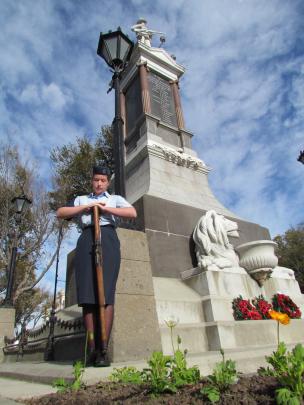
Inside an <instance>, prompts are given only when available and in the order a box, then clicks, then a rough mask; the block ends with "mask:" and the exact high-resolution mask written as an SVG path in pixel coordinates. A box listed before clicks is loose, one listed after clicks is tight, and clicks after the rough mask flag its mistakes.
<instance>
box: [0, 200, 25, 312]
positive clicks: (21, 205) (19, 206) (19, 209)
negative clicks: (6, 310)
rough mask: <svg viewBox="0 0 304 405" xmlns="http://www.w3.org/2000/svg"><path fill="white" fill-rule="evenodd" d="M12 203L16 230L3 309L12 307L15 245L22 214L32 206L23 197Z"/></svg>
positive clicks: (13, 234) (15, 256) (18, 236)
mask: <svg viewBox="0 0 304 405" xmlns="http://www.w3.org/2000/svg"><path fill="white" fill-rule="evenodd" d="M12 203H13V204H14V205H15V214H16V224H17V229H15V230H14V231H13V232H12V237H13V246H12V253H11V257H10V263H9V269H8V281H7V287H6V294H5V298H4V301H3V304H2V306H4V307H12V306H13V287H14V279H15V272H16V259H17V244H18V239H19V238H20V236H21V235H20V233H19V229H18V228H19V225H20V224H21V217H22V213H23V212H24V211H25V209H26V208H27V207H28V206H30V205H31V204H32V201H31V200H30V199H29V198H27V197H26V196H25V195H21V196H20V197H14V198H13V199H12Z"/></svg>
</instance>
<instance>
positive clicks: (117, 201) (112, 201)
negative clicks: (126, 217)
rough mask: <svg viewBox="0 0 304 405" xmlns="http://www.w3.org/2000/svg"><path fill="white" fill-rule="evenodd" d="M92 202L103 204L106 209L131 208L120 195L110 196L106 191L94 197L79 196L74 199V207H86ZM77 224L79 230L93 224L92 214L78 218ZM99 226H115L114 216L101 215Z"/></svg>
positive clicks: (90, 195) (91, 195) (92, 195)
mask: <svg viewBox="0 0 304 405" xmlns="http://www.w3.org/2000/svg"><path fill="white" fill-rule="evenodd" d="M94 201H99V202H102V203H105V204H106V206H107V207H113V208H129V207H132V205H131V204H129V203H128V201H127V200H126V199H125V198H123V197H122V196H120V195H110V194H109V193H108V192H107V191H105V192H104V193H102V194H100V195H98V196H96V195H94V194H93V193H91V194H89V195H81V196H78V197H76V198H75V200H74V206H75V207H77V206H79V205H87V204H90V203H92V202H94ZM78 223H79V226H80V227H81V228H85V227H86V226H88V225H92V224H93V214H92V213H91V212H88V213H85V214H81V215H79V216H78ZM99 223H100V225H102V226H103V225H113V226H115V225H116V220H115V216H114V215H111V214H102V215H101V216H100V220H99Z"/></svg>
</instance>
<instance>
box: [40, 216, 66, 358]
mask: <svg viewBox="0 0 304 405" xmlns="http://www.w3.org/2000/svg"><path fill="white" fill-rule="evenodd" d="M62 227H63V223H62V222H61V224H60V226H59V231H58V242H57V249H58V250H57V257H56V270H55V284H54V294H53V303H52V309H51V314H50V331H49V336H48V341H47V344H46V348H45V352H44V360H45V361H52V360H54V357H55V356H54V332H55V321H56V317H55V314H56V295H57V283H58V268H59V253H60V246H61V242H62Z"/></svg>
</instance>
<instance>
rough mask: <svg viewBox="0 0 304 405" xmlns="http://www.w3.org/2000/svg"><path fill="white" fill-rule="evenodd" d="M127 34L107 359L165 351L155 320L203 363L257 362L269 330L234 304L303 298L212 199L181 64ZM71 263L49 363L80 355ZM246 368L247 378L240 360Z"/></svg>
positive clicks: (264, 236)
mask: <svg viewBox="0 0 304 405" xmlns="http://www.w3.org/2000/svg"><path fill="white" fill-rule="evenodd" d="M132 30H133V31H134V32H135V33H136V37H137V43H136V44H135V46H134V49H133V52H132V54H131V58H130V61H129V63H128V65H127V68H126V69H125V71H124V72H123V76H122V78H121V93H120V106H121V110H122V118H123V133H124V143H125V173H126V196H127V200H128V201H130V203H132V204H133V205H134V206H135V207H136V209H137V213H138V218H137V219H136V223H135V224H134V227H133V229H124V228H119V229H118V234H119V238H120V241H121V254H122V262H121V270H120V275H119V279H118V286H117V292H116V305H115V321H114V327H113V332H112V336H111V342H110V358H111V361H112V362H124V361H136V360H143V359H147V358H148V356H149V355H150V354H151V353H152V352H153V351H155V350H162V351H163V352H164V353H165V354H170V353H172V346H171V340H170V329H169V328H168V326H167V324H166V323H167V322H168V321H173V322H174V323H175V324H176V326H175V328H174V333H175V336H177V335H179V336H180V337H181V340H182V347H183V348H185V349H187V350H188V353H189V356H191V355H193V356H196V359H198V358H199V356H202V359H203V358H204V355H206V353H210V352H212V351H219V350H220V349H224V350H225V351H228V352H229V353H233V352H234V353H243V358H244V359H245V362H247V363H252V364H253V363H254V364H255V366H256V365H259V353H263V354H265V353H267V354H268V353H270V352H271V351H272V350H273V349H274V348H275V346H276V344H277V322H276V321H274V320H254V321H253V320H243V321H236V320H235V319H234V316H233V309H232V301H233V299H235V298H237V297H238V296H239V295H242V297H243V298H245V299H253V298H254V297H258V296H260V295H263V296H264V297H265V299H266V300H267V301H268V302H271V299H272V297H273V295H274V294H277V293H278V292H280V293H283V294H286V295H288V296H289V297H290V298H291V299H292V300H293V301H294V302H295V303H296V304H297V305H298V307H299V308H300V309H301V311H302V313H303V311H304V297H303V295H302V294H301V291H300V288H299V285H298V283H297V281H296V280H295V277H294V273H293V271H292V269H287V268H282V267H279V266H278V265H277V264H278V258H277V257H276V256H275V253H274V248H275V243H274V242H272V241H271V239H270V234H269V231H268V230H267V229H266V228H265V227H263V226H261V225H259V224H255V223H252V222H249V221H247V220H246V219H243V218H240V217H238V216H237V215H236V214H234V213H233V212H231V211H230V210H228V209H227V208H225V207H224V206H223V205H222V204H221V203H220V202H219V201H218V200H217V199H216V197H215V196H214V195H213V193H212V191H211V189H210V187H209V185H208V173H209V171H210V168H209V167H208V166H207V164H206V163H205V162H204V161H203V160H201V159H200V158H198V156H197V153H196V152H195V150H193V148H192V145H191V141H192V137H193V136H194V135H193V134H192V133H191V132H189V131H188V130H187V128H186V125H185V122H184V118H183V111H182V100H181V97H180V91H179V81H180V79H181V77H182V75H183V74H184V73H185V68H184V67H183V66H181V65H180V64H178V63H177V61H176V60H175V57H173V56H171V55H170V54H169V53H168V52H167V51H166V50H165V49H164V48H163V47H159V46H158V44H157V47H154V46H153V44H152V40H154V41H155V38H153V34H154V33H155V31H152V30H149V29H148V28H147V25H146V21H145V20H139V21H138V23H137V24H136V25H134V26H133V27H132ZM73 260H74V256H73V252H71V253H70V254H69V256H68V265H67V278H66V280H67V281H66V308H65V309H63V310H62V311H59V312H58V313H57V314H56V323H55V332H54V359H55V360H57V361H60V360H75V359H77V358H81V356H82V355H83V351H84V341H85V335H84V329H83V326H82V322H81V308H78V306H77V304H76V292H75V280H74V272H73V267H74V266H73ZM303 326H304V323H303V319H292V320H291V323H290V324H289V325H288V327H282V328H281V330H280V338H281V340H283V341H284V342H286V344H290V345H295V344H296V343H303V342H304V337H303V336H304V335H303ZM48 336H49V325H48V324H45V325H43V326H41V327H40V328H38V329H35V330H32V331H29V333H28V338H27V342H26V344H25V345H24V346H23V348H22V350H23V351H22V355H23V358H24V359H37V358H43V353H44V350H45V346H46V341H47V339H48ZM4 351H5V359H4V361H14V360H13V359H16V357H17V354H16V349H14V348H13V347H12V348H10V346H9V345H8V346H7V347H6V348H5V350H4ZM39 356H40V357H39ZM261 358H262V357H260V359H261ZM248 359H252V362H251V361H250V362H248ZM254 359H255V360H254ZM202 362H203V360H202ZM245 369H246V370H249V371H253V370H251V369H250V364H247V368H246V367H245ZM255 370H256V368H255Z"/></svg>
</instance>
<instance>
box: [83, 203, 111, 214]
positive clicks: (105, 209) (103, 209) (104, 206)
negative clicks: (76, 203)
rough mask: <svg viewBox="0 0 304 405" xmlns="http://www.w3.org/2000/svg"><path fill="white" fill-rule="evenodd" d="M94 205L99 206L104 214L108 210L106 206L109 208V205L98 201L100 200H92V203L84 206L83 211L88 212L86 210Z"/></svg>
mask: <svg viewBox="0 0 304 405" xmlns="http://www.w3.org/2000/svg"><path fill="white" fill-rule="evenodd" d="M95 206H97V207H98V208H99V210H100V212H101V214H106V213H107V212H109V211H108V210H107V208H109V207H107V206H106V203H104V202H100V201H95V202H93V203H90V204H88V205H87V206H86V208H85V209H84V211H86V212H88V211H90V210H91V209H92V208H93V207H95Z"/></svg>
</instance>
